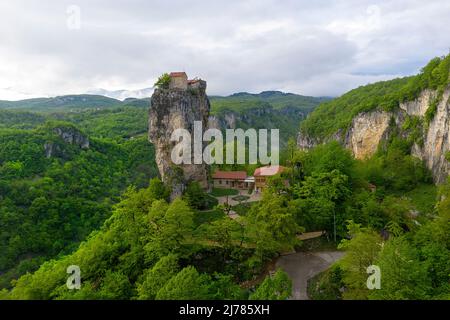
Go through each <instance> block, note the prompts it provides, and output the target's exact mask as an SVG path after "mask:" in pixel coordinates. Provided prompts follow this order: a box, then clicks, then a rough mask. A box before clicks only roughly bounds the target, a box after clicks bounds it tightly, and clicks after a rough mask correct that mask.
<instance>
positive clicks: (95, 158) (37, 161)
mask: <svg viewBox="0 0 450 320" xmlns="http://www.w3.org/2000/svg"><path fill="white" fill-rule="evenodd" d="M98 112H100V113H101V116H99V115H98ZM144 112H145V111H144V109H136V108H135V110H130V109H125V110H122V109H117V110H114V111H111V110H108V111H106V110H105V111H102V112H101V111H93V112H86V113H75V114H66V115H65V118H64V119H65V120H66V121H65V122H64V121H61V120H58V119H60V118H62V117H61V115H49V114H36V113H32V112H22V111H0V229H1V232H0V234H1V236H0V249H1V250H0V251H1V252H2V254H1V255H0V287H9V286H10V281H11V279H14V278H17V277H18V276H19V275H21V274H23V273H24V272H28V271H33V270H35V269H36V268H37V267H38V266H39V265H40V264H42V263H43V262H44V261H45V260H46V259H48V258H51V257H55V256H58V255H61V254H65V253H69V252H71V251H73V250H74V249H75V248H76V247H77V245H78V243H79V242H80V241H82V240H84V239H85V238H86V237H87V236H88V235H89V234H90V233H91V232H92V231H93V230H96V229H98V228H99V227H100V226H101V225H102V224H103V222H104V221H105V219H106V218H108V217H109V216H110V214H111V208H112V206H113V204H114V203H116V202H117V201H118V200H119V197H120V195H121V193H122V192H123V190H125V188H126V187H128V186H129V185H135V186H137V187H145V186H147V185H148V181H149V179H150V178H151V177H154V176H156V175H157V169H156V165H155V164H154V151H153V147H152V146H151V144H149V143H148V141H147V138H146V135H142V130H141V132H138V131H139V130H137V129H136V130H134V129H135V127H139V126H140V125H143V124H142V123H139V120H140V119H141V117H142V115H143V114H144ZM94 115H97V117H95V116H94ZM115 116H116V117H121V118H123V123H121V122H120V121H115V120H116V119H114V117H115ZM136 116H137V117H136ZM130 117H135V118H133V119H132V120H133V121H128V120H130ZM100 118H102V119H100ZM67 120H70V122H68V121H67ZM96 120H97V121H98V123H102V126H100V125H98V123H96V122H95V121H96ZM144 121H145V118H144ZM105 127H108V131H109V135H108V137H107V138H105V135H104V130H105V129H104V128H105ZM80 128H82V129H80ZM97 129H98V131H97ZM135 132H136V134H139V133H140V134H141V135H136V136H133V139H125V138H127V137H128V138H130V137H129V136H127V135H130V134H133V135H134V133H135ZM64 137H65V138H66V139H64ZM68 137H69V140H67V138H68ZM70 139H72V140H70ZM77 139H78V143H76V141H75V140H77ZM83 143H84V144H86V145H82V144H83ZM87 144H88V145H87Z"/></svg>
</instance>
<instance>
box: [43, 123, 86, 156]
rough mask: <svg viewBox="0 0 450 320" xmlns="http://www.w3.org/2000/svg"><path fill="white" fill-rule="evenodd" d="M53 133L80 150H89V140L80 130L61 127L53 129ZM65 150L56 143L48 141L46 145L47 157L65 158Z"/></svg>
mask: <svg viewBox="0 0 450 320" xmlns="http://www.w3.org/2000/svg"><path fill="white" fill-rule="evenodd" d="M52 132H53V133H54V134H56V135H57V136H59V137H60V138H61V139H62V140H63V141H64V142H65V143H67V144H71V145H75V146H77V147H79V148H80V149H89V138H88V137H87V136H85V135H84V134H82V133H81V132H80V131H79V130H78V129H76V128H74V127H70V126H59V127H55V128H53V129H52ZM62 149H63V148H62V147H61V146H60V145H59V144H58V143H55V142H54V141H48V142H46V143H45V145H44V150H45V156H46V157H47V158H50V157H53V156H64V154H63V153H64V152H63V150H62Z"/></svg>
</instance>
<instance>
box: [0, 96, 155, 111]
mask: <svg viewBox="0 0 450 320" xmlns="http://www.w3.org/2000/svg"><path fill="white" fill-rule="evenodd" d="M149 103H150V100H149V98H147V99H136V98H127V99H125V100H124V101H121V100H118V99H114V98H109V97H105V96H102V95H91V94H79V95H65V96H57V97H52V98H34V99H26V100H18V101H7V100H0V110H1V109H9V110H12V109H15V110H27V111H67V110H71V109H104V108H110V107H120V106H141V107H147V106H148V105H149Z"/></svg>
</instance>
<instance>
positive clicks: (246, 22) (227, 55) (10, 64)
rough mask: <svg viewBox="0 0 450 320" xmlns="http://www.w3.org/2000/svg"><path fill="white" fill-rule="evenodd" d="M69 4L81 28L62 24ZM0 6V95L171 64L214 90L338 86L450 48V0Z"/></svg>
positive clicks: (333, 91) (116, 80)
mask: <svg viewBox="0 0 450 320" xmlns="http://www.w3.org/2000/svg"><path fill="white" fill-rule="evenodd" d="M69 5H77V6H78V7H79V8H80V9H81V29H80V30H69V29H68V28H67V19H68V15H67V13H66V10H67V7H68V6H69ZM0 12H1V13H2V19H0V38H1V39H2V41H1V42H0V99H14V98H23V97H29V96H42V95H57V94H65V93H80V92H86V91H88V90H92V89H93V88H100V87H101V88H105V89H109V90H116V89H139V88H144V87H149V86H151V85H152V84H153V82H154V81H155V79H156V77H157V76H158V75H159V74H161V73H162V72H165V71H172V70H185V71H186V72H188V74H189V75H190V76H200V77H202V78H204V79H206V80H207V81H208V85H209V93H210V94H230V93H233V92H236V91H251V92H258V91H262V90H284V91H290V92H296V93H300V94H308V95H338V94H341V93H343V92H345V91H347V90H349V89H351V88H353V87H356V86H359V85H362V84H366V83H369V82H373V81H378V80H384V79H390V78H393V77H397V76H402V75H409V74H413V73H415V72H417V71H418V70H419V68H420V67H421V66H423V65H424V64H425V63H426V62H427V61H428V60H429V59H431V58H432V57H434V56H436V55H442V54H446V53H448V47H449V46H450V33H449V32H447V30H448V28H447V25H446V24H447V21H448V17H450V3H449V2H448V1H447V0H442V1H426V2H425V1H415V0H400V1H398V0H396V1H394V0H391V1H380V0H374V1H356V0H350V1H294V0H286V1H282V2H281V1H275V0H258V1H256V0H250V1H237V0H236V1H226V2H225V1H197V0H191V1H189V2H187V1H182V0H174V1H159V0H158V1H144V0H142V1H140V0H131V1H130V0H129V1H122V0H117V1H106V0H99V1H87V0H71V1H56V0H55V1H50V0H47V1H24V0H18V1H14V2H8V3H0Z"/></svg>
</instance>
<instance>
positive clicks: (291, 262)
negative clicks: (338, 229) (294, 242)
mask: <svg viewBox="0 0 450 320" xmlns="http://www.w3.org/2000/svg"><path fill="white" fill-rule="evenodd" d="M342 255H343V252H340V251H320V252H297V253H294V254H290V255H286V256H282V257H280V258H279V259H278V261H277V263H276V267H277V268H281V269H283V270H284V271H286V272H287V273H288V275H289V277H290V278H291V279H292V285H293V296H292V299H294V300H309V297H308V295H307V293H306V287H307V283H308V279H310V278H312V277H314V276H315V275H316V274H318V273H320V272H322V271H325V270H326V269H327V268H328V267H329V266H330V265H331V264H333V262H335V261H337V260H339V259H340V258H341V257H342Z"/></svg>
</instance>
